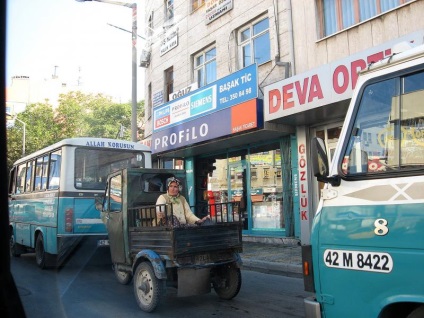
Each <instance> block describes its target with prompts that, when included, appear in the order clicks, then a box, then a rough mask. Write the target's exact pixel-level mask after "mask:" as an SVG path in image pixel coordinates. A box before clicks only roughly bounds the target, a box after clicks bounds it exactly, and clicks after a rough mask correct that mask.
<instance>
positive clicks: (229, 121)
mask: <svg viewBox="0 0 424 318" xmlns="http://www.w3.org/2000/svg"><path fill="white" fill-rule="evenodd" d="M263 122H264V121H263V103H262V100H259V99H257V98H255V99H252V100H249V101H246V102H243V103H241V104H238V105H235V106H233V107H229V108H225V109H223V110H221V111H218V112H213V113H211V114H209V115H208V116H202V117H199V118H196V119H194V120H191V121H189V122H184V123H180V124H179V125H175V126H172V127H169V128H167V129H162V130H160V131H158V132H154V133H153V134H152V144H151V150H152V153H162V152H165V151H169V150H173V149H178V148H182V147H186V146H190V145H193V144H198V143H201V142H204V141H208V140H212V139H215V138H218V137H223V136H229V135H233V134H238V133H242V132H246V131H251V130H254V129H259V128H263Z"/></svg>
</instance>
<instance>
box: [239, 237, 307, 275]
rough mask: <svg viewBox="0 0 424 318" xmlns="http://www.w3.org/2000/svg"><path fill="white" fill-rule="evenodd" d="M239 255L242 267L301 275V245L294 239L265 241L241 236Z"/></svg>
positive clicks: (280, 273) (266, 271) (272, 272)
mask: <svg viewBox="0 0 424 318" xmlns="http://www.w3.org/2000/svg"><path fill="white" fill-rule="evenodd" d="M240 256H241V259H242V261H243V267H242V268H243V269H247V270H252V271H258V272H263V273H268V274H275V275H284V276H290V277H302V253H301V246H300V244H299V242H298V241H297V240H295V239H291V240H290V239H289V240H284V241H281V242H273V241H271V242H266V241H260V240H259V241H258V240H255V239H252V238H250V237H243V253H241V254H240Z"/></svg>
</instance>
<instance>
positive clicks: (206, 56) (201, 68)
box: [194, 47, 216, 87]
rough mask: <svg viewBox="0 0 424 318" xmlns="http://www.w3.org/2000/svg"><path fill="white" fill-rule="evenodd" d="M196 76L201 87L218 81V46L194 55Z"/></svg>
mask: <svg viewBox="0 0 424 318" xmlns="http://www.w3.org/2000/svg"><path fill="white" fill-rule="evenodd" d="M194 77H195V80H196V81H197V84H198V85H199V87H202V86H205V85H207V84H209V83H212V82H213V81H216V48H215V47H213V48H209V49H206V50H204V51H202V52H200V53H198V54H197V55H195V56H194Z"/></svg>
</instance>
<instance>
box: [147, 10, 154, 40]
mask: <svg viewBox="0 0 424 318" xmlns="http://www.w3.org/2000/svg"><path fill="white" fill-rule="evenodd" d="M147 36H148V37H149V38H151V37H152V36H153V11H152V12H151V13H150V15H149V22H148V27H147Z"/></svg>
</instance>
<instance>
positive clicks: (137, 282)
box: [134, 262, 165, 312]
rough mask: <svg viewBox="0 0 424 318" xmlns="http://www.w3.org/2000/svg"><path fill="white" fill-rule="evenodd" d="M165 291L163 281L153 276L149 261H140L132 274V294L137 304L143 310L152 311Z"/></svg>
mask: <svg viewBox="0 0 424 318" xmlns="http://www.w3.org/2000/svg"><path fill="white" fill-rule="evenodd" d="M164 293H165V283H164V281H163V280H160V279H158V278H157V277H156V276H155V272H154V270H153V267H152V265H151V264H150V263H149V262H141V263H140V264H139V265H138V266H137V269H136V271H135V274H134V296H135V299H136V301H137V304H138V306H139V307H140V308H141V310H143V311H145V312H152V311H154V310H155V309H156V307H157V306H158V304H159V302H160V300H161V298H162V296H163V295H164Z"/></svg>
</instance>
